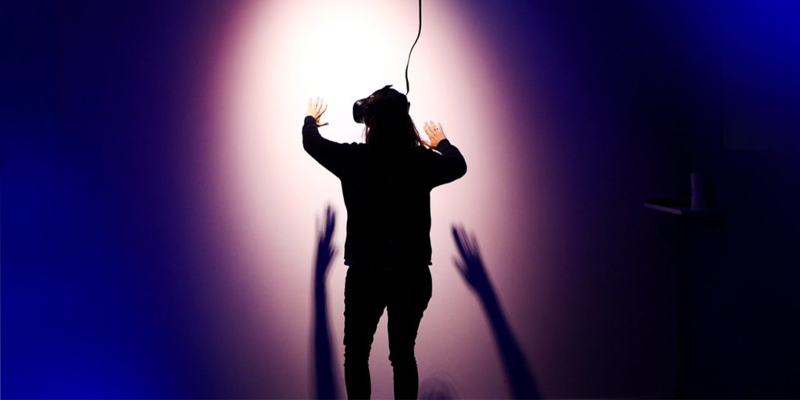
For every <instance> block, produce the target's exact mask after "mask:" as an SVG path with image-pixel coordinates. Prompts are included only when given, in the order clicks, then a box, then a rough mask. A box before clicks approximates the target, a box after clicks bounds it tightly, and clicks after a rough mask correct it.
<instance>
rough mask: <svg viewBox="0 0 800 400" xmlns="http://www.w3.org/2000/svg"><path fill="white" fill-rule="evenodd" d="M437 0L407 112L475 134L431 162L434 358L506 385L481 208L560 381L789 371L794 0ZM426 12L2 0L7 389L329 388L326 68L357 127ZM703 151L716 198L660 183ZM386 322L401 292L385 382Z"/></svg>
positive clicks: (262, 393) (793, 315) (789, 390)
mask: <svg viewBox="0 0 800 400" xmlns="http://www.w3.org/2000/svg"><path fill="white" fill-rule="evenodd" d="M423 7H424V12H425V15H424V25H423V32H422V37H421V39H420V43H419V44H418V46H417V49H416V50H415V53H414V55H413V57H412V61H411V69H410V79H411V93H410V100H411V102H412V108H411V114H412V117H413V118H414V119H415V121H416V122H417V123H418V124H421V123H422V121H425V120H430V119H434V120H438V121H441V122H442V123H443V125H444V127H445V131H446V133H447V134H448V137H449V138H450V139H451V140H452V141H453V143H454V144H456V145H457V146H459V148H460V149H461V150H462V152H463V153H464V155H465V157H466V159H467V163H468V165H469V171H468V173H467V175H466V176H465V177H464V178H463V179H461V180H459V181H457V182H455V183H453V184H450V185H447V186H444V187H441V188H438V189H436V190H435V191H434V192H433V194H432V199H431V201H432V211H433V221H434V224H433V228H432V232H431V236H432V240H433V247H434V255H433V264H434V265H433V267H432V268H433V269H432V271H433V279H434V288H433V291H434V297H433V299H432V301H431V303H430V306H429V309H428V311H427V312H426V317H425V319H424V320H423V323H422V326H421V328H420V336H419V339H418V345H417V351H418V362H419V365H420V378H421V381H422V382H423V384H424V382H425V381H426V380H428V379H431V378H434V379H437V380H442V381H445V382H448V383H450V384H452V385H453V387H455V388H456V390H457V391H458V394H459V395H460V396H462V397H465V398H475V397H479V398H480V397H484V398H485V397H490V398H497V397H504V396H508V395H509V394H508V391H507V388H506V385H505V383H504V381H503V379H504V378H503V373H502V369H501V364H500V361H499V359H498V355H497V353H496V350H495V344H494V343H493V339H492V336H491V331H490V329H489V326H488V323H487V321H486V319H485V317H484V315H483V314H482V311H481V309H480V305H479V303H478V301H477V300H476V299H475V297H474V296H473V294H472V293H471V292H470V291H469V289H468V288H467V287H466V286H465V284H464V283H463V282H462V280H461V278H460V277H459V276H457V273H456V271H455V269H454V267H453V266H452V262H451V257H452V256H453V255H454V254H455V249H454V246H453V244H452V240H451V238H450V236H449V226H450V224H452V223H455V222H463V223H464V224H465V225H466V226H467V228H468V229H470V230H473V231H474V232H475V233H476V235H477V237H478V240H479V242H480V244H481V249H482V251H483V253H484V261H485V262H486V264H487V268H488V271H489V273H490V275H491V277H492V279H493V282H494V284H495V289H496V290H497V291H498V293H499V297H500V301H501V302H502V305H503V306H504V308H505V311H506V313H507V315H508V318H509V321H510V323H511V326H512V328H513V329H514V332H515V334H516V336H517V338H518V340H519V341H520V344H521V347H522V349H523V351H524V352H525V354H526V356H527V358H528V361H529V363H530V364H531V366H532V368H533V370H534V374H535V376H536V379H537V381H538V383H539V385H540V387H541V390H542V393H543V394H544V396H546V397H608V398H618V397H684V396H685V397H790V398H797V397H798V396H800V382H799V381H798V379H800V378H798V377H800V367H798V365H800V363H798V360H800V351H798V344H797V339H796V338H797V337H800V329H798V322H797V315H798V311H800V296H799V295H798V284H799V283H800V273H798V265H800V250H798V246H797V244H796V242H797V238H798V237H800V211H799V210H798V208H797V204H798V200H800V187H798V186H800V185H798V176H800V175H799V174H798V173H799V172H800V161H798V154H799V153H800V132H799V130H798V128H800V74H797V71H800V51H798V49H800V28H798V27H797V26H798V24H797V21H798V20H800V18H799V17H800V4H798V3H797V2H794V1H767V2H750V1H747V2H734V1H701V2H666V1H663V2H640V1H612V2H599V1H503V2H483V1H477V0H475V1H454V0H453V1H440V0H425V1H424V5H423ZM416 24H417V21H416V4H415V2H413V1H394V2H389V1H380V2H378V1H371V2H370V1H366V0H354V1H347V2H331V1H310V0H308V1H230V2H223V1H192V2H187V1H160V2H144V3H142V2H126V1H114V2H108V1H88V0H87V1H51V2H4V3H3V4H2V5H0V26H2V28H1V29H2V36H0V37H1V39H0V40H1V41H2V53H3V54H2V57H0V65H1V66H2V71H1V72H2V77H0V79H1V80H0V82H2V87H1V89H2V93H3V96H2V100H0V132H2V141H1V142H0V145H1V146H2V147H0V152H1V153H0V157H2V158H0V178H2V181H1V186H0V187H1V189H0V190H2V191H1V192H0V193H2V198H0V204H2V214H1V215H0V221H1V222H2V253H1V256H2V258H1V259H0V262H2V266H1V267H2V270H1V273H2V275H1V276H0V278H1V281H0V282H1V283H2V287H1V289H2V298H1V303H0V304H2V321H1V323H2V338H1V339H2V343H1V346H2V347H1V348H0V350H1V351H2V353H1V356H2V359H1V360H0V361H1V362H2V363H1V364H0V367H2V376H1V378H2V381H1V383H2V387H0V390H2V395H3V396H4V397H6V398H17V397H31V398H64V397H69V398H90V397H99V398H118V397H126V398H263V397H281V398H296V397H308V396H310V395H312V393H313V390H312V388H311V386H310V383H311V382H312V380H311V378H312V375H311V369H310V365H311V364H310V363H309V362H310V360H311V357H312V352H311V349H310V345H311V336H310V334H311V322H312V314H311V313H312V302H311V295H312V263H313V256H312V252H313V250H314V244H315V236H314V235H315V219H318V217H319V215H321V213H322V210H323V209H324V206H325V204H327V203H331V204H332V205H333V206H334V207H335V208H336V210H337V211H338V216H339V217H340V219H339V221H340V222H341V223H340V224H339V226H338V227H337V232H336V236H335V242H336V243H338V244H339V246H341V244H342V243H343V242H344V217H345V210H344V206H343V203H342V199H341V189H340V188H339V185H338V182H337V181H336V179H335V178H334V177H333V176H331V175H330V174H329V173H327V171H325V170H324V169H322V168H321V167H319V166H318V165H316V164H315V162H314V161H313V160H312V159H311V158H310V157H309V156H308V155H306V154H305V153H304V152H303V150H302V146H301V141H300V127H301V124H302V118H303V116H304V112H305V105H306V100H307V99H308V97H310V96H322V97H323V98H325V99H326V100H327V101H328V102H329V103H330V109H329V111H328V113H327V114H326V117H327V118H325V120H326V121H328V122H330V123H331V125H330V126H328V127H325V128H323V130H322V133H323V135H324V136H326V137H328V138H331V139H333V140H337V141H348V142H349V141H358V140H360V138H361V130H360V126H358V125H356V124H354V123H352V122H351V119H350V116H349V113H350V107H351V105H352V102H353V101H354V100H355V99H358V98H361V97H364V96H366V95H367V94H369V93H371V92H372V91H373V90H375V89H377V88H379V87H381V86H382V85H384V84H388V83H393V84H394V85H395V87H396V88H398V89H399V90H402V89H404V79H403V68H404V62H405V57H406V55H407V51H408V48H409V46H410V45H411V43H412V41H413V39H414V35H415V33H416V27H417V25H416ZM690 172H706V173H708V174H710V176H711V177H712V179H713V180H714V200H715V204H716V205H717V206H718V208H719V209H720V210H721V211H722V212H723V213H724V220H723V221H722V222H721V223H709V222H708V221H702V220H701V221H697V220H691V219H685V218H678V217H675V216H671V215H662V214H659V213H658V212H655V211H652V210H646V209H644V208H643V207H642V203H643V201H644V200H645V199H648V198H668V197H678V196H685V195H686V193H687V192H688V188H689V173H690ZM339 257H341V253H340V255H339ZM345 272H346V267H345V266H344V265H342V263H341V259H339V260H338V261H337V262H336V263H335V264H334V266H333V267H332V271H331V276H330V277H329V280H328V288H329V300H330V310H329V311H330V312H329V318H330V323H331V328H332V340H333V344H334V360H336V363H337V368H338V371H339V373H341V366H340V364H341V362H342V357H341V354H342V346H341V332H342V323H343V321H342V317H341V315H342V311H343V304H342V296H343V293H342V292H343V282H344V274H345ZM386 343H387V342H386V336H385V321H383V322H382V324H381V326H380V327H379V331H378V334H377V335H376V340H375V344H374V346H373V356H372V362H371V364H372V371H373V394H374V395H375V396H376V397H387V396H391V370H390V367H389V364H388V360H387V358H386V357H387V354H388V349H387V345H386ZM340 389H343V386H342V385H340Z"/></svg>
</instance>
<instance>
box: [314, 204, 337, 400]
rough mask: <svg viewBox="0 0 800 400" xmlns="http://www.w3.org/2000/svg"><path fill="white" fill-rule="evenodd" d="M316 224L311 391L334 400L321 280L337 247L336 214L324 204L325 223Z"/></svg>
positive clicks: (323, 289) (325, 308)
mask: <svg viewBox="0 0 800 400" xmlns="http://www.w3.org/2000/svg"><path fill="white" fill-rule="evenodd" d="M319 225H321V224H319V223H318V226H317V232H318V234H317V256H316V260H315V263H314V328H313V329H314V332H313V335H314V345H313V346H314V360H313V363H314V388H313V389H314V391H315V398H317V399H337V398H338V396H337V393H338V392H337V388H336V379H334V374H333V370H334V368H333V356H332V354H333V353H332V351H331V340H330V330H329V326H328V300H327V292H326V290H325V282H326V278H327V275H328V269H329V267H330V265H331V261H332V260H333V257H334V256H335V255H336V253H337V250H336V248H335V247H334V246H333V244H332V243H331V240H332V239H333V229H334V228H335V227H336V213H335V212H334V211H333V208H332V207H331V206H330V205H328V206H327V208H326V209H325V222H324V225H323V226H319Z"/></svg>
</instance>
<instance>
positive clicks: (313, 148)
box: [303, 98, 353, 178]
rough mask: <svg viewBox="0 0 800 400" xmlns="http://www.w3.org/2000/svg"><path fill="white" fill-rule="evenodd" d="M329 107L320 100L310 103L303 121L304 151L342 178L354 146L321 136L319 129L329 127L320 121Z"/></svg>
mask: <svg viewBox="0 0 800 400" xmlns="http://www.w3.org/2000/svg"><path fill="white" fill-rule="evenodd" d="M327 109H328V106H327V105H325V104H324V103H323V102H322V100H320V99H319V98H318V99H317V100H316V101H314V102H313V103H312V101H311V100H309V101H308V113H307V115H306V117H305V120H303V149H305V151H306V153H308V154H309V155H310V156H311V157H313V158H314V159H315V160H317V162H318V163H320V164H321V165H322V166H323V167H325V168H326V169H327V170H328V171H331V172H332V173H333V174H334V175H336V176H338V177H340V178H341V176H342V173H343V172H344V169H345V167H346V165H347V160H348V159H349V157H348V153H350V152H351V150H352V148H353V145H351V144H343V143H336V142H333V141H330V140H328V139H325V138H324V137H322V135H320V134H319V127H321V126H325V125H328V123H327V122H326V123H320V122H319V119H320V117H321V116H322V114H323V113H325V110H327Z"/></svg>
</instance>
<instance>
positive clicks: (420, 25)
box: [406, 0, 422, 96]
mask: <svg viewBox="0 0 800 400" xmlns="http://www.w3.org/2000/svg"><path fill="white" fill-rule="evenodd" d="M418 8H419V30H417V38H416V39H414V44H413V45H411V50H409V51H408V60H407V61H406V96H408V92H410V91H411V87H410V86H409V84H408V65H409V64H411V52H413V51H414V47H415V46H416V45H417V42H418V41H419V36H420V35H421V34H422V0H419V7H418Z"/></svg>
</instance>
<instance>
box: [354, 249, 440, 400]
mask: <svg viewBox="0 0 800 400" xmlns="http://www.w3.org/2000/svg"><path fill="white" fill-rule="evenodd" d="M430 299H431V272H430V268H429V267H428V265H426V264H421V265H390V264H387V265H384V264H376V263H368V264H364V263H362V264H353V265H350V267H349V268H348V270H347V277H346V278H345V286H344V376H345V386H346V387H347V397H348V398H350V399H368V398H370V396H371V394H372V387H371V382H370V374H369V353H370V350H371V348H372V339H373V337H374V336H375V330H376V329H377V328H378V321H379V320H380V318H381V315H383V310H384V309H386V310H387V314H388V318H389V321H388V331H389V332H388V333H389V361H390V362H391V365H392V370H393V374H394V396H395V398H396V399H416V398H417V391H418V390H419V376H418V372H417V360H416V357H415V354H414V345H415V343H416V339H417V330H418V329H419V324H420V321H421V320H422V314H423V312H424V311H425V309H426V308H427V307H428V302H429V301H430Z"/></svg>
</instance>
